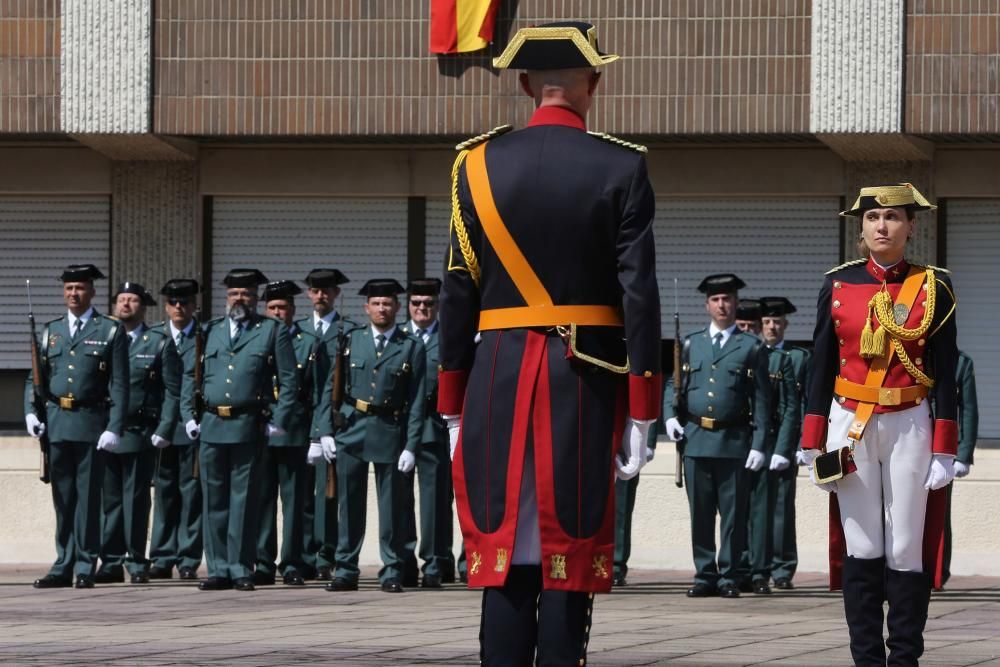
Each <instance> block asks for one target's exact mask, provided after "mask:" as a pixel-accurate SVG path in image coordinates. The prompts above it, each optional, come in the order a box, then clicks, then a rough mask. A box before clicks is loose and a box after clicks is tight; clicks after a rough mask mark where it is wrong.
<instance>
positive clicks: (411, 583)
mask: <svg viewBox="0 0 1000 667" xmlns="http://www.w3.org/2000/svg"><path fill="white" fill-rule="evenodd" d="M402 585H403V586H406V587H407V588H416V587H417V575H415V574H408V575H406V576H404V577H403V583H402Z"/></svg>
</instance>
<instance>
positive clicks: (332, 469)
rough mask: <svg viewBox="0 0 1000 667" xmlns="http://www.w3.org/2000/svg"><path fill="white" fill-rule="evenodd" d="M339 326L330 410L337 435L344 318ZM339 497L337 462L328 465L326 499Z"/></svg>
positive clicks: (340, 417) (341, 399)
mask: <svg viewBox="0 0 1000 667" xmlns="http://www.w3.org/2000/svg"><path fill="white" fill-rule="evenodd" d="M338 321H339V324H338V326H337V357H336V358H335V359H334V360H333V383H332V384H333V387H332V389H331V390H330V410H331V412H332V413H333V432H334V433H336V432H337V431H339V430H340V428H341V427H342V426H343V425H344V415H342V414H340V406H341V405H343V403H344V373H345V372H346V360H345V356H346V354H345V349H344V348H345V347H346V346H345V345H344V343H345V342H346V340H345V339H346V337H345V336H344V318H343V317H340V318H338ZM336 495H337V462H336V460H334V461H331V462H330V463H327V464H326V497H327V498H333V497H334V496H336Z"/></svg>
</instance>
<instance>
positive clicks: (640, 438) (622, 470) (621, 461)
mask: <svg viewBox="0 0 1000 667" xmlns="http://www.w3.org/2000/svg"><path fill="white" fill-rule="evenodd" d="M653 421H654V420H652V419H632V418H631V417H629V418H628V421H627V422H625V432H624V433H623V434H622V451H621V452H620V453H619V454H618V456H617V457H615V468H616V469H617V470H616V472H615V474H616V475H617V476H618V479H620V480H628V479H632V478H633V477H635V476H636V475H638V474H639V471H640V470H642V466H644V465H646V457H647V456H649V454H648V452H649V447H647V446H646V438H648V437H649V427H650V426H651V425H652V424H653Z"/></svg>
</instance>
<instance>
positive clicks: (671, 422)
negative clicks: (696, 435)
mask: <svg viewBox="0 0 1000 667" xmlns="http://www.w3.org/2000/svg"><path fill="white" fill-rule="evenodd" d="M665 426H666V427H667V437H668V438H670V439H671V440H673V441H674V442H677V441H678V440H680V439H681V438H683V437H684V427H683V426H681V423H680V422H679V421H677V417H671V418H670V419H668V420H667V423H666V424H665Z"/></svg>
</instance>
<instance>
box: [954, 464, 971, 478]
mask: <svg viewBox="0 0 1000 667" xmlns="http://www.w3.org/2000/svg"><path fill="white" fill-rule="evenodd" d="M970 470H972V464H971V463H962V462H961V461H958V460H956V461H955V477H965V476H966V475H968V474H969V471H970Z"/></svg>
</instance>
